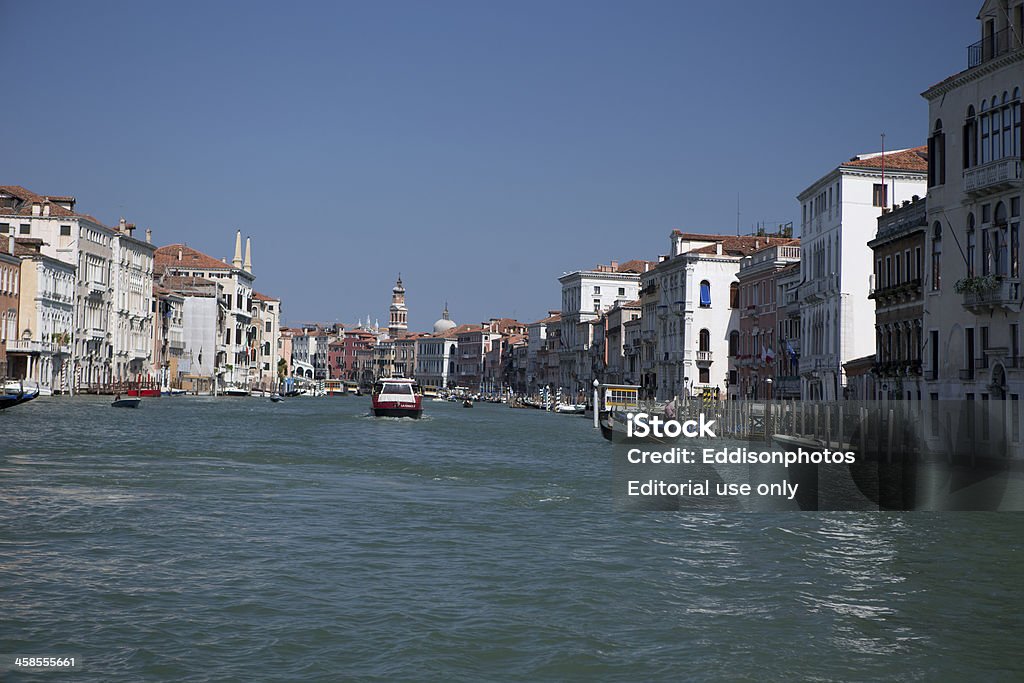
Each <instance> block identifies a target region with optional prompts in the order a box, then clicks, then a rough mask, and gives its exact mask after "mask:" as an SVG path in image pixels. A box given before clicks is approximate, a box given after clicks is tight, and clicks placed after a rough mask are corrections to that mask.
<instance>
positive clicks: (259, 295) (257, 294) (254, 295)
mask: <svg viewBox="0 0 1024 683" xmlns="http://www.w3.org/2000/svg"><path fill="white" fill-rule="evenodd" d="M252 298H253V299H256V300H257V301H280V299H278V298H276V297H272V296H267V295H266V294H262V293H260V292H255V291H254V292H253V293H252Z"/></svg>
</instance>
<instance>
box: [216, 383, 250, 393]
mask: <svg viewBox="0 0 1024 683" xmlns="http://www.w3.org/2000/svg"><path fill="white" fill-rule="evenodd" d="M221 393H222V394H224V395H225V396H250V395H251V394H250V392H249V390H248V389H246V388H245V387H239V386H235V385H234V384H229V385H227V386H226V387H224V391H222V392H221Z"/></svg>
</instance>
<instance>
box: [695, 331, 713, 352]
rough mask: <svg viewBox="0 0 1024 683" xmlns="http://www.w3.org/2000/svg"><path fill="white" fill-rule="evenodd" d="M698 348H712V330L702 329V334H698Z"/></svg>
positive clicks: (707, 349)
mask: <svg viewBox="0 0 1024 683" xmlns="http://www.w3.org/2000/svg"><path fill="white" fill-rule="evenodd" d="M697 350H698V351H710V350H711V332H709V331H708V330H701V331H700V334H698V335H697Z"/></svg>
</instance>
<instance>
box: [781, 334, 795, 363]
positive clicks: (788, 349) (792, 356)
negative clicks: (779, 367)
mask: <svg viewBox="0 0 1024 683" xmlns="http://www.w3.org/2000/svg"><path fill="white" fill-rule="evenodd" d="M782 341H783V343H784V344H785V345H786V352H787V353H788V354H789V359H790V360H791V361H793V363H796V351H794V350H793V345H792V344H790V343H789V340H788V339H784V340H782Z"/></svg>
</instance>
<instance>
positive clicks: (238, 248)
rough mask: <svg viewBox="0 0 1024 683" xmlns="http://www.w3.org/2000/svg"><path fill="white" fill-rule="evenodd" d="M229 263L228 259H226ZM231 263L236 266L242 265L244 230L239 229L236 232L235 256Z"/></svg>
mask: <svg viewBox="0 0 1024 683" xmlns="http://www.w3.org/2000/svg"><path fill="white" fill-rule="evenodd" d="M224 262H225V263H227V261H226V260H225V261H224ZM231 265H232V266H234V267H235V268H241V267H242V231H241V230H239V231H237V232H236V233H235V257H234V258H233V259H231Z"/></svg>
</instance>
